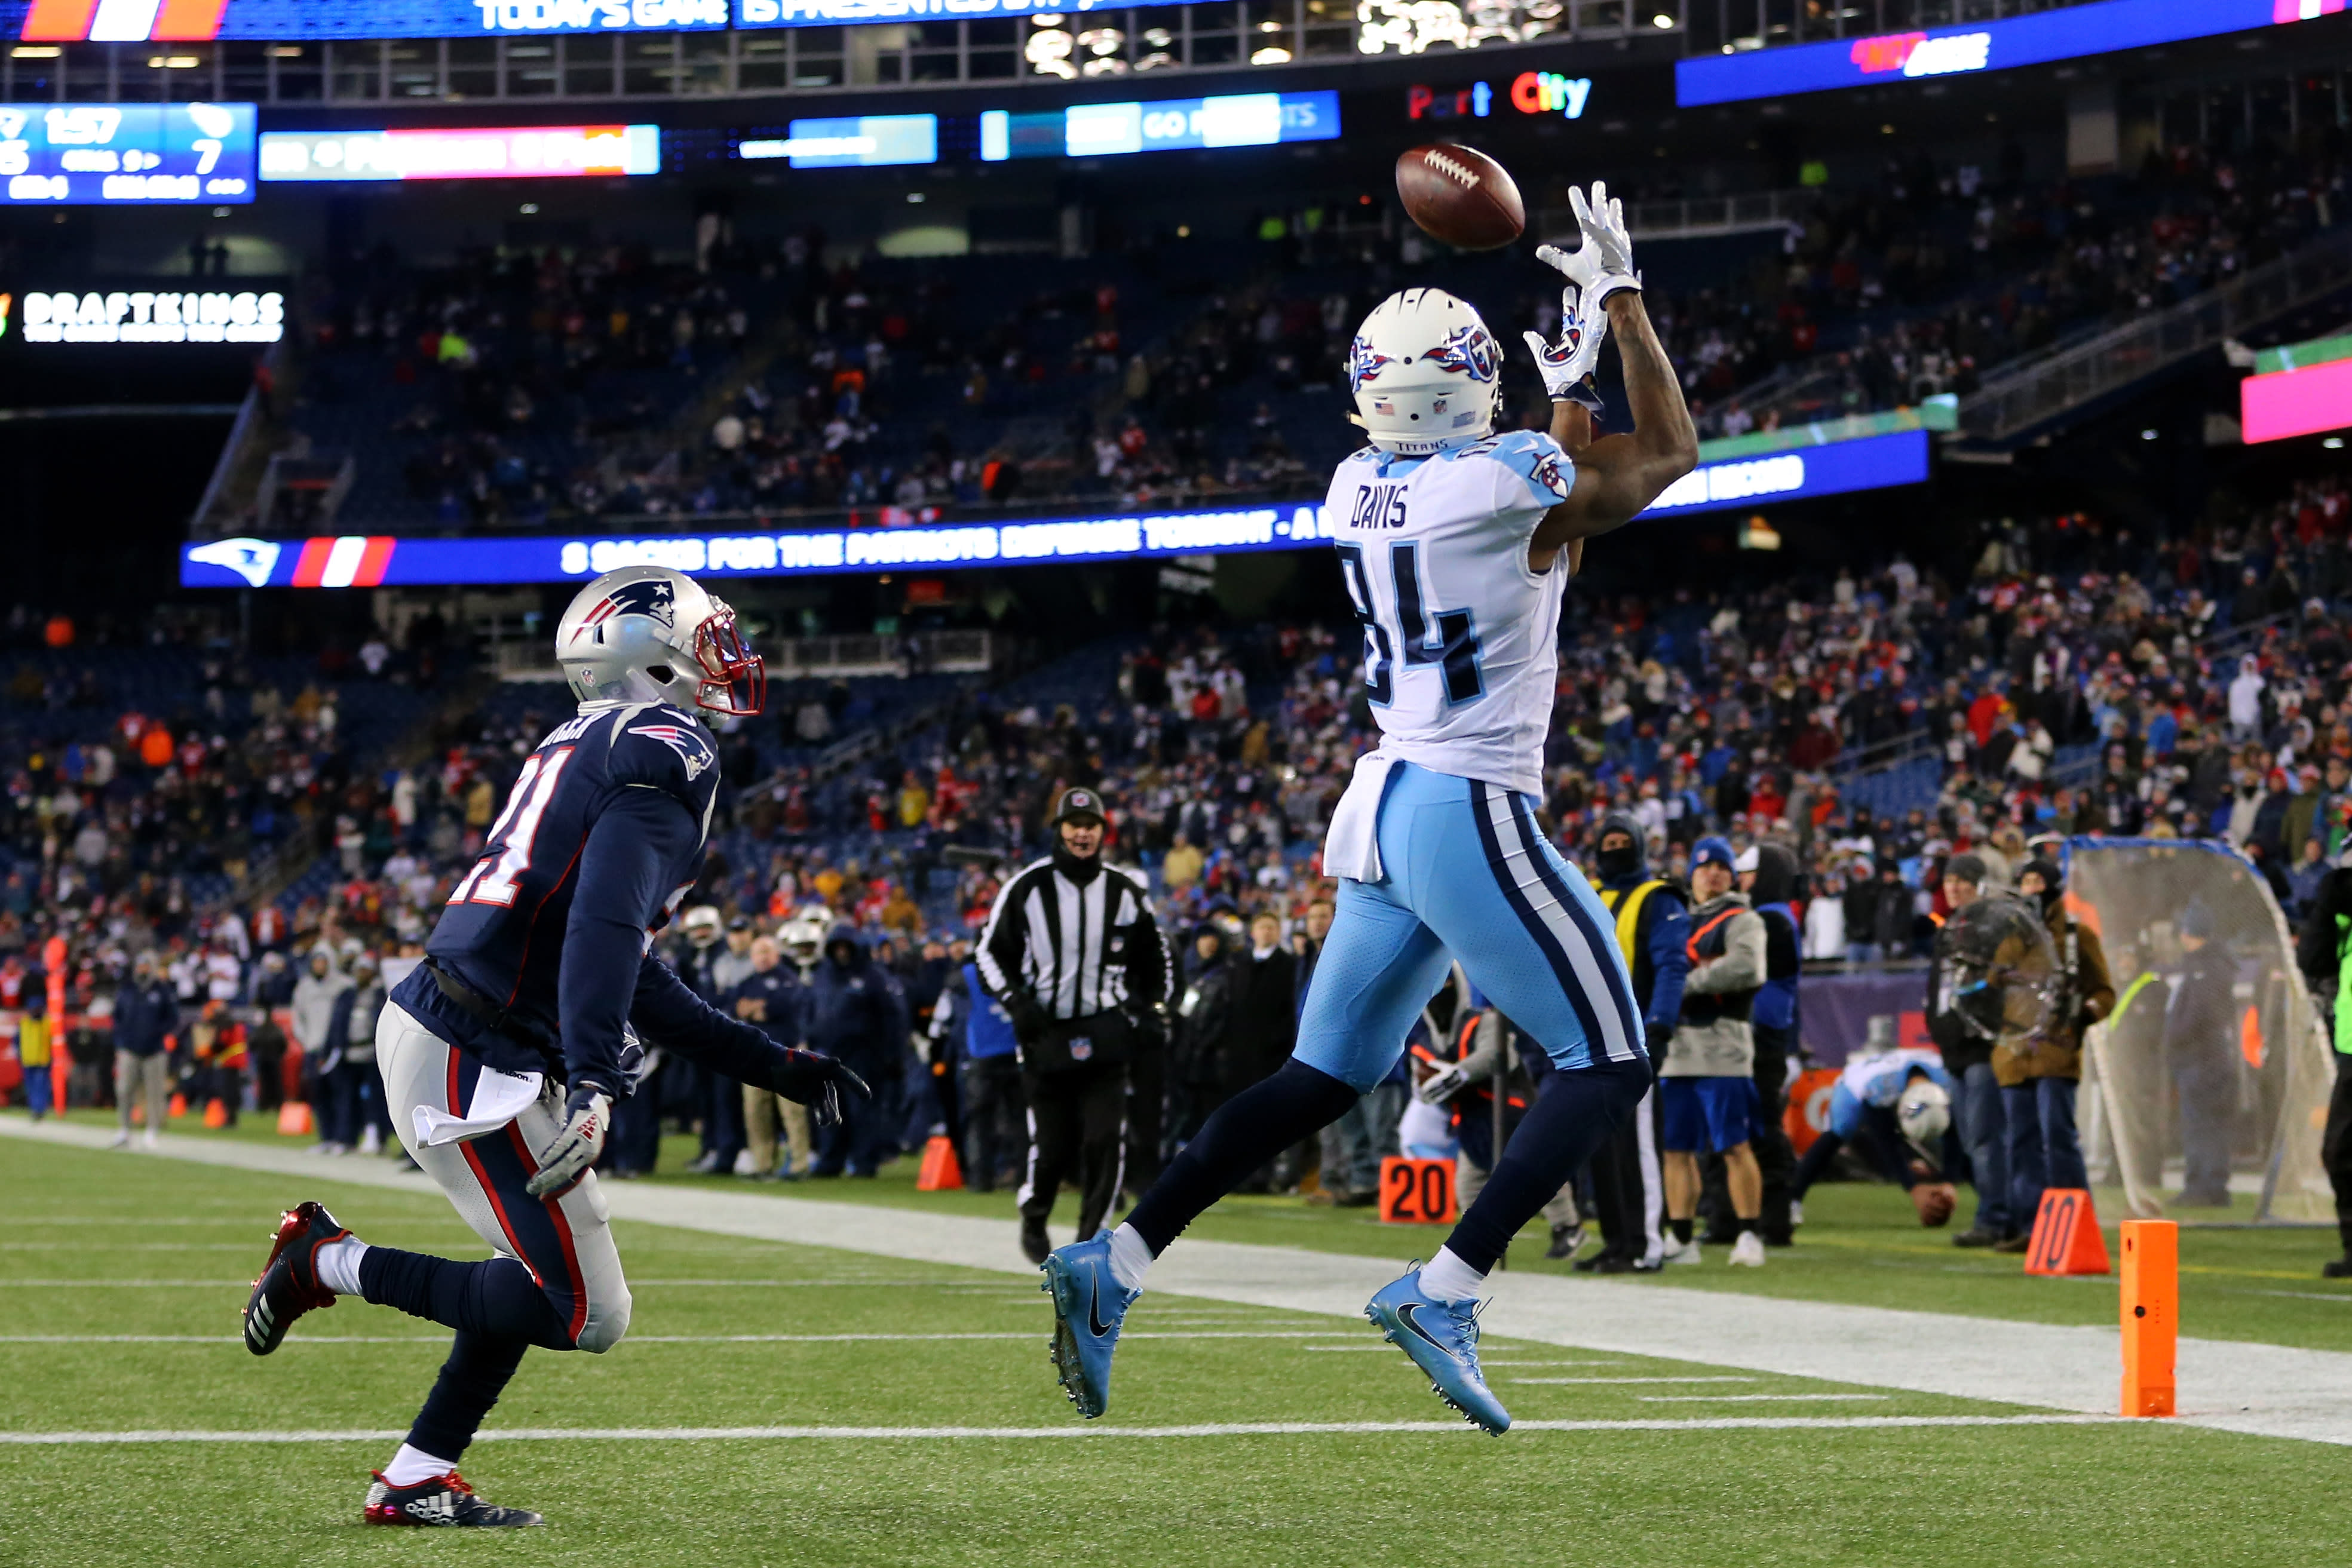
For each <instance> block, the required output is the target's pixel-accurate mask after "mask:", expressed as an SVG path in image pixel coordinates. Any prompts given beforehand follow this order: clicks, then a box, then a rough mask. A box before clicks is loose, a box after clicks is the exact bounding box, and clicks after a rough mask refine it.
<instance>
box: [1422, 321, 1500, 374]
mask: <svg viewBox="0 0 2352 1568" xmlns="http://www.w3.org/2000/svg"><path fill="white" fill-rule="evenodd" d="M1422 359H1423V361H1426V362H1428V363H1430V364H1433V365H1435V366H1436V367H1437V368H1438V369H1439V370H1441V371H1454V373H1455V374H1456V375H1466V376H1468V377H1469V378H1470V379H1471V380H1472V381H1474V382H1491V381H1493V380H1494V379H1495V377H1496V373H1497V372H1499V371H1501V370H1502V368H1503V351H1502V350H1501V349H1499V348H1497V347H1496V343H1495V339H1494V335H1493V334H1492V333H1490V332H1488V331H1487V330H1486V328H1484V327H1477V326H1471V327H1456V328H1455V329H1454V330H1453V331H1451V332H1448V333H1447V334H1446V335H1445V341H1444V342H1442V343H1440V344H1438V345H1437V347H1435V348H1434V349H1432V350H1429V352H1427V353H1426V354H1423V356H1422Z"/></svg>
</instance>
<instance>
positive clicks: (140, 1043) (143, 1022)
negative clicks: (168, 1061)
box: [114, 966, 180, 1056]
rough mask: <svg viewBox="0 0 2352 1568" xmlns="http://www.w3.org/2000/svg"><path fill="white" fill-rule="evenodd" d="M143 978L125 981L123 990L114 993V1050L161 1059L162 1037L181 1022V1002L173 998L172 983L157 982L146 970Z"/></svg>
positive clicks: (150, 972)
mask: <svg viewBox="0 0 2352 1568" xmlns="http://www.w3.org/2000/svg"><path fill="white" fill-rule="evenodd" d="M142 969H143V966H142ZM144 975H145V977H144V978H141V977H136V976H134V977H132V978H131V979H128V980H125V981H123V982H122V988H121V989H120V990H118V991H116V992H115V993H114V1049H115V1050H117V1051H127V1052H128V1053H130V1054H131V1055H132V1056H155V1055H159V1054H160V1053H161V1052H162V1051H163V1037H164V1036H166V1035H168V1034H170V1033H171V1032H172V1030H173V1029H174V1028H176V1027H177V1026H178V1024H179V1021H180V1003H179V998H177V997H175V996H174V995H173V992H172V983H171V982H170V981H169V980H163V979H158V978H156V977H155V976H154V973H153V971H152V970H144Z"/></svg>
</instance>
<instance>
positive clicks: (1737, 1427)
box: [0, 1413, 2122, 1447]
mask: <svg viewBox="0 0 2352 1568" xmlns="http://www.w3.org/2000/svg"><path fill="white" fill-rule="evenodd" d="M2121 1420H2122V1417H2121V1416H2074V1415H2063V1414H2054V1413H2053V1414H2050V1415H2032V1416H1694V1417H1690V1418H1678V1417H1674V1416H1654V1417H1636V1418H1634V1419H1632V1420H1625V1421H1515V1422H1513V1423H1512V1424H1511V1430H1512V1431H1513V1432H1514V1433H1520V1432H1727V1431H1768V1432H1771V1431H1786V1430H1791V1429H1821V1430H1831V1431H1853V1430H1870V1429H1874V1428H1880V1427H2079V1426H2095V1425H2105V1424H2115V1423H2120V1422H2121ZM1472 1431H1473V1428H1472V1427H1469V1426H1468V1425H1466V1424H1465V1423H1464V1422H1460V1421H1230V1422H1215V1423H1203V1424H1202V1425H1199V1426H1192V1427H1097V1426H1085V1427H1078V1426H1070V1427H510V1428H508V1429H506V1430H503V1431H499V1430H493V1431H488V1432H483V1433H481V1434H479V1435H478V1436H477V1437H475V1439H474V1440H475V1441H476V1442H478V1443H497V1442H576V1441H583V1440H588V1441H595V1440H607V1441H613V1442H629V1443H706V1442H727V1441H751V1442H772V1441H779V1440H787V1439H804V1440H812V1441H817V1442H904V1441H908V1440H919V1439H940V1438H948V1439H975V1438H976V1439H981V1440H984V1441H998V1442H1021V1441H1030V1440H1036V1439H1059V1438H1075V1439H1079V1440H1086V1439H1095V1440H1098V1441H1099V1440H1105V1439H1109V1438H1114V1437H1356V1436H1360V1435H1376V1434H1383V1433H1390V1432H1427V1433H1431V1434H1433V1435H1436V1436H1441V1437H1468V1436H1470V1435H1471V1433H1472ZM405 1435H406V1434H405V1432H404V1431H403V1430H402V1429H400V1428H397V1427H384V1428H381V1429H367V1430H360V1431H332V1432H330V1431H314V1432H207V1431H175V1430H162V1431H131V1432H0V1446H8V1445H16V1446H25V1447H32V1446H43V1445H92V1446H96V1445H105V1444H134V1443H381V1442H385V1441H392V1440H397V1439H399V1438H400V1437H404V1436H405Z"/></svg>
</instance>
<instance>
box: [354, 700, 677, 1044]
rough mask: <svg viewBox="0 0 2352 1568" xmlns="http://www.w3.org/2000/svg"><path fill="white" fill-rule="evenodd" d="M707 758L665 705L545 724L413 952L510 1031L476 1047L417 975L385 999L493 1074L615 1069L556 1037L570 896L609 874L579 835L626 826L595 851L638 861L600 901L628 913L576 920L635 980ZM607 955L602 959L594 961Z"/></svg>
mask: <svg viewBox="0 0 2352 1568" xmlns="http://www.w3.org/2000/svg"><path fill="white" fill-rule="evenodd" d="M718 755H719V749H718V746H717V743H716V742H715V741H714V740H713V739H712V738H711V735H710V732H709V730H708V729H706V728H704V727H703V726H702V724H701V722H700V721H699V720H698V719H697V718H696V717H695V716H693V715H692V714H690V713H688V712H687V711H685V710H684V709H682V708H677V707H673V706H669V705H667V704H661V703H593V704H590V705H589V706H587V707H586V708H585V709H583V712H582V713H581V714H580V715H579V716H578V717H576V718H572V719H570V720H568V721H566V722H565V723H563V724H561V725H559V726H557V727H555V728H554V729H553V730H551V732H549V734H548V737H547V738H546V739H544V740H542V741H541V742H540V743H539V747H538V748H537V749H536V750H534V751H533V752H532V753H531V754H530V756H529V757H528V758H524V760H523V765H522V770H521V772H520V774H519V775H518V776H517V777H516V779H515V782H514V788H513V789H511V790H509V792H508V795H507V800H506V806H505V808H504V810H501V811H500V812H499V816H498V820H497V821H495V822H493V823H492V824H491V827H490V831H489V834H488V837H487V838H486V839H485V840H484V841H483V844H482V852H481V854H480V856H479V857H478V859H477V860H476V861H475V862H474V865H473V869H471V870H470V871H468V872H467V873H466V874H465V875H464V876H463V877H461V878H460V879H458V882H457V887H456V889H455V890H454V891H453V892H452V893H451V894H450V895H449V903H448V906H447V907H446V909H444V910H443V911H442V915H441V919H440V922H439V923H438V924H437V925H436V926H435V927H434V930H433V936H432V937H431V938H430V939H429V940H428V941H427V942H426V943H425V954H426V956H427V957H428V958H430V959H431V960H432V961H433V963H434V964H436V965H438V966H439V967H442V968H443V969H446V971H448V972H449V973H450V974H452V975H454V976H456V977H457V978H458V979H459V980H461V981H463V982H464V983H465V984H466V985H467V986H469V987H471V988H473V989H474V990H475V991H476V992H478V993H479V994H480V995H481V996H482V997H484V998H488V999H489V1000H490V1001H491V1002H493V1003H496V1004H497V1005H499V1006H500V1007H503V1008H505V1009H507V1010H508V1015H509V1019H510V1020H511V1023H510V1025H509V1028H508V1029H507V1030H503V1031H501V1033H502V1034H503V1035H504V1036H506V1037H508V1038H506V1039H504V1040H501V1039H500V1038H499V1036H498V1035H485V1034H484V1033H483V1031H482V1030H479V1028H478V1027H477V1026H476V1025H475V1021H474V1020H472V1019H467V1018H465V1017H464V1015H463V1014H462V1013H461V1012H459V1011H457V1009H453V1008H452V1007H451V1006H450V1005H449V1004H448V1002H447V1000H446V998H443V997H441V996H440V995H439V994H438V989H437V987H436V984H435V982H434V980H433V978H432V976H431V974H430V973H429V972H428V971H427V970H425V969H423V968H420V969H419V970H417V972H416V973H415V974H414V975H412V976H411V977H409V978H408V979H407V980H404V981H403V982H402V984H401V987H400V989H399V992H398V993H397V994H396V996H395V999H397V1000H399V1001H401V1003H402V1005H403V1006H404V1007H407V1008H408V1009H409V1010H410V1011H411V1012H412V1013H415V1015H416V1016H417V1017H418V1018H419V1019H420V1020H421V1021H424V1022H425V1024H426V1026H427V1027H428V1028H432V1029H434V1030H435V1031H436V1033H438V1032H442V1031H443V1028H444V1026H446V1027H447V1028H448V1030H450V1038H451V1043H453V1044H457V1045H460V1046H464V1047H466V1048H467V1049H468V1050H471V1051H476V1053H477V1054H478V1055H479V1056H481V1058H482V1059H483V1061H485V1062H486V1063H488V1065H489V1066H492V1067H495V1068H498V1069H499V1070H500V1071H510V1072H524V1071H530V1072H536V1071H550V1070H561V1069H562V1066H563V1065H564V1062H565V1061H566V1060H567V1059H568V1060H570V1061H571V1065H572V1066H573V1067H574V1068H577V1067H578V1066H579V1065H580V1064H581V1059H582V1054H583V1051H585V1052H586V1053H587V1056H588V1057H589V1058H592V1059H594V1060H595V1061H597V1062H598V1063H599V1064H600V1065H601V1064H602V1062H603V1061H604V1059H606V1058H607V1057H608V1056H609V1057H615V1058H616V1057H617V1055H618V1052H619V1050H620V1040H618V1038H617V1035H615V1038H614V1040H611V1041H610V1042H609V1050H608V1049H607V1044H608V1042H605V1041H604V1040H601V1039H599V1040H573V1039H568V1038H564V1036H563V1031H562V1022H563V1017H562V1015H563V1008H562V998H560V997H559V994H558V987H557V975H558V969H559V967H560V965H561V962H562V957H563V956H564V953H565V951H566V946H567V936H569V935H570V934H571V928H572V925H573V904H574V894H576V893H577V892H578V891H579V890H580V888H581V887H582V886H583V883H585V884H589V885H600V884H599V880H598V879H599V876H600V873H610V872H611V870H612V869H613V868H610V867H604V866H601V865H599V864H597V863H593V862H596V861H597V858H598V857H597V855H596V854H592V853H590V852H589V847H590V837H591V834H592V832H593V830H594V829H595V827H596V824H597V822H598V821H600V820H601V819H603V818H604V816H605V815H606V814H607V813H609V812H613V811H615V810H619V811H621V812H623V813H625V815H626V816H627V818H628V824H629V831H628V832H627V833H625V834H618V835H616V834H610V833H608V834H606V835H604V836H602V837H600V838H598V839H597V845H598V848H599V851H600V852H602V853H604V855H605V857H606V858H607V859H612V858H615V857H616V856H617V855H618V854H619V853H621V852H624V851H625V852H627V853H628V854H629V855H631V856H634V857H636V861H635V863H633V864H632V865H631V866H630V867H629V868H627V870H626V873H625V876H624V877H623V879H622V885H621V887H619V888H615V889H613V890H611V892H612V894H613V895H614V896H617V897H618V898H619V900H620V902H622V903H625V904H627V905H629V907H627V908H605V907H598V908H595V909H593V910H583V914H584V915H588V916H589V917H591V919H592V920H593V922H594V923H595V924H597V925H609V926H610V927H611V933H610V935H609V936H606V935H604V934H603V933H599V934H598V942H599V944H600V946H599V962H600V967H601V965H602V964H604V963H610V964H612V965H614V966H618V967H622V968H625V969H626V970H627V971H628V972H629V973H631V974H634V973H635V971H636V968H637V966H638V963H639V961H640V959H641V958H642V957H643V956H644V954H645V952H646V947H647V946H649V944H650V943H651V941H652V936H653V933H654V932H656V931H658V930H659V929H660V928H661V927H662V926H663V925H667V923H668V920H669V916H670V913H671V911H672V910H673V909H675V908H676V906H677V903H678V901H679V900H680V899H681V898H683V897H684V895H685V894H686V891H687V890H688V888H690V887H691V886H692V885H693V884H694V880H695V878H696V876H697V875H698V873H699V872H700V870H701V865H702V855H703V845H704V842H705V841H706V840H707V839H708V837H709V831H710V812H711V808H712V806H713V804H714V803H715V801H716V799H717V795H718V788H719V776H718V769H717V768H715V767H714V766H713V764H714V763H715V762H716V761H717V759H718ZM641 792H642V793H641ZM665 801H674V802H675V803H676V805H677V808H679V809H678V810H671V809H669V808H668V806H667V805H666V804H664V802H665ZM607 846H609V847H607ZM600 896H604V895H600ZM605 901H606V902H610V898H609V897H607V898H606V900H605ZM623 923H625V925H624V924H623ZM603 946H611V947H613V948H614V951H612V952H610V953H604V952H603V951H602V947H603ZM624 947H625V950H623V948H624ZM581 989H583V986H577V985H576V986H574V987H573V988H572V990H573V991H574V992H575V993H576V992H578V991H579V990H581ZM612 1022H613V1024H614V1025H617V1023H618V1019H614V1020H612ZM575 1027H576V1026H575ZM597 1032H598V1033H599V1034H600V1035H601V1034H602V1032H603V1027H602V1026H601V1025H600V1027H599V1029H598V1031H597ZM558 1040H562V1045H561V1046H560V1047H559V1046H558V1044H557V1041H558Z"/></svg>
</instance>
